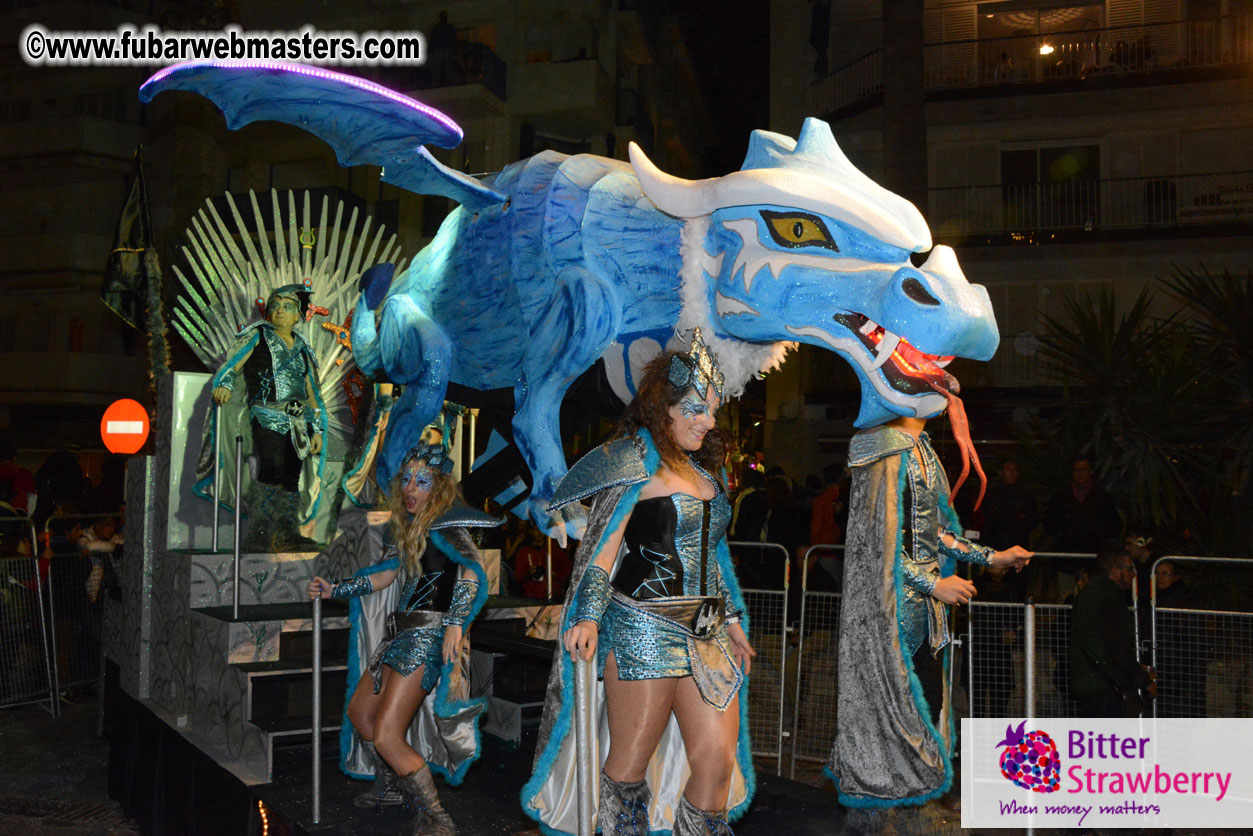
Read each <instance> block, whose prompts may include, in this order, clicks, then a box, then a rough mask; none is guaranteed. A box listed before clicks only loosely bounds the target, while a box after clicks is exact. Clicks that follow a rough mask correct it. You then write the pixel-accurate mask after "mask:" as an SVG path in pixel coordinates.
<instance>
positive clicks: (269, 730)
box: [252, 712, 341, 737]
mask: <svg viewBox="0 0 1253 836" xmlns="http://www.w3.org/2000/svg"><path fill="white" fill-rule="evenodd" d="M340 717H341V714H340V713H339V712H336V713H335V714H327V713H325V712H323V714H322V733H323V734H326V733H327V732H337V731H339V729H340ZM252 723H253V725H254V726H256V727H257V728H259V729H261V731H263V732H265V733H266V734H268V735H269V736H270V737H292V736H295V735H301V734H312V733H313V725H312V724H311V723H310V722H309V718H308V717H276V718H270V719H267V720H253V721H252Z"/></svg>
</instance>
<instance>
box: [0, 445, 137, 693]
mask: <svg viewBox="0 0 1253 836" xmlns="http://www.w3.org/2000/svg"><path fill="white" fill-rule="evenodd" d="M83 461H87V462H89V463H91V464H93V465H94V464H97V463H98V464H99V466H98V468H96V467H93V468H92V469H93V470H95V473H94V476H95V478H94V479H92V478H89V477H88V475H87V474H86V473H84V470H83V467H82V462H83ZM124 475H125V459H124V458H122V457H120V456H115V457H109V458H105V459H103V460H102V461H101V460H99V459H98V458H96V457H94V456H84V455H83V454H82V452H81V451H80V450H79V449H78V448H77V447H75V446H73V445H69V446H66V447H64V448H62V449H60V450H55V451H53V452H52V453H50V454H49V455H48V456H47V457H46V458H45V459H44V461H43V463H42V464H41V465H40V466H39V468H38V469H37V470H36V471H35V472H34V473H31V472H30V470H29V469H27V468H26V467H24V466H22V465H21V464H19V463H18V450H17V448H16V447H15V446H14V444H13V443H12V441H11V440H9V439H8V438H3V439H0V559H5V560H7V561H12V562H10V563H8V564H7V565H6V566H5V574H6V576H7V578H8V579H9V582H8V583H7V584H6V588H5V590H4V593H5V594H4V595H3V596H0V608H2V609H3V610H4V613H3V619H0V620H2V621H3V623H4V625H5V629H6V630H8V631H10V632H11V635H10V637H9V640H8V642H7V644H8V646H9V647H10V654H9V655H11V656H12V658H11V659H6V660H5V664H6V666H7V669H6V675H7V677H8V680H9V681H10V682H18V681H21V680H23V679H24V675H23V671H22V670H19V669H18V668H21V667H22V666H26V667H31V666H34V665H37V664H38V660H39V659H40V658H41V655H40V654H39V653H37V652H36V651H35V649H34V647H33V646H32V647H24V645H26V644H30V643H31V642H34V641H35V638H34V637H36V636H37V635H38V631H32V630H31V629H30V624H31V623H32V620H33V619H35V618H36V614H37V613H38V612H39V611H40V610H41V607H40V606H39V601H38V596H39V595H41V594H42V598H43V600H42V611H43V612H44V613H45V617H46V618H48V619H49V621H50V622H51V624H52V625H53V627H52V629H53V630H54V631H55V639H56V648H57V663H58V674H59V676H60V680H61V682H62V683H72V682H74V681H76V680H80V679H81V680H84V681H90V680H92V679H94V675H95V673H97V669H98V667H99V656H100V630H101V624H102V607H103V600H104V597H105V596H110V597H113V598H115V599H120V597H121V593H120V588H119V572H118V567H119V566H120V563H121V561H122V560H123V559H124V558H123V550H124V547H125V545H124V544H125V538H124V537H123V528H124V519H125V518H124V514H125V486H124ZM32 524H33V526H34V531H35V535H34V539H33V541H32V534H31V526H32ZM26 673H30V671H27V672H26Z"/></svg>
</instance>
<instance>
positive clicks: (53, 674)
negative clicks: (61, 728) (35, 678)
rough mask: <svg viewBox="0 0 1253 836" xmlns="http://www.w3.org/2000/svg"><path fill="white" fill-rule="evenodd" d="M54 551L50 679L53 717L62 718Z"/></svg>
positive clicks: (50, 570)
mask: <svg viewBox="0 0 1253 836" xmlns="http://www.w3.org/2000/svg"><path fill="white" fill-rule="evenodd" d="M53 557H55V555H53V554H52V549H51V548H49V549H48V632H49V633H51V634H52V636H51V641H50V644H51V645H52V666H51V667H50V668H48V670H49V672H50V673H49V677H50V679H51V682H52V716H53V717H60V716H61V671H60V670H58V667H59V665H58V662H57V606H56V602H55V601H54V599H55V597H56V594H55V590H56V582H55V580H54V579H53V576H54V572H53V565H54V564H55V563H56V561H55V560H53V559H52V558H53ZM38 570H39V567H38V565H36V567H35V574H36V577H38V573H39V572H38Z"/></svg>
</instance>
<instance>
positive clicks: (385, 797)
mask: <svg viewBox="0 0 1253 836" xmlns="http://www.w3.org/2000/svg"><path fill="white" fill-rule="evenodd" d="M361 752H362V754H364V755H365V759H366V760H367V761H369V762H370V766H372V767H374V783H373V784H371V785H370V788H369V789H368V790H366V791H365V792H363V793H358V794H357V795H356V796H355V797H354V798H353V799H352V803H353V804H355V805H356V806H358V807H361V808H362V809H367V810H368V809H370V808H371V807H393V806H395V805H398V804H404V803H405V800H404V798H402V797H401V795H400V790H398V789H396V773H395V772H392V768H391V767H390V766H388V765H387V761H385V760H383V757H382V756H381V755H380V754H379V753H378V749H375V748H374V742H373V741H371V740H363V741H361Z"/></svg>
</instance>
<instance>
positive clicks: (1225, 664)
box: [1150, 557, 1253, 717]
mask: <svg viewBox="0 0 1253 836" xmlns="http://www.w3.org/2000/svg"><path fill="white" fill-rule="evenodd" d="M1163 563H1170V564H1172V566H1173V567H1175V569H1176V571H1178V570H1179V569H1181V568H1191V567H1198V568H1200V567H1204V568H1207V569H1210V568H1216V567H1218V568H1226V569H1228V570H1235V571H1236V572H1237V573H1238V575H1237V579H1233V580H1234V581H1236V582H1235V583H1234V584H1233V586H1234V588H1237V589H1243V590H1248V589H1249V588H1250V583H1251V582H1253V561H1250V560H1245V559H1239V558H1222V557H1163V558H1159V559H1158V560H1157V561H1156V562H1154V564H1153V575H1152V585H1151V586H1150V604H1151V608H1150V613H1151V618H1152V620H1151V624H1152V639H1153V667H1154V668H1155V669H1156V670H1157V699H1156V700H1154V702H1153V715H1154V716H1155V717H1253V653H1250V651H1249V648H1250V647H1253V612H1251V611H1247V610H1250V609H1253V606H1250V601H1249V597H1248V593H1246V594H1245V597H1244V598H1243V601H1241V603H1240V604H1237V606H1238V609H1236V610H1208V609H1199V608H1198V609H1192V608H1188V607H1184V606H1182V604H1199V603H1200V602H1199V601H1196V600H1187V596H1186V595H1185V596H1183V598H1182V600H1179V599H1178V596H1171V598H1174V599H1176V600H1169V599H1168V600H1167V601H1166V602H1165V603H1170V604H1172V606H1160V605H1161V604H1162V603H1164V602H1163V600H1162V599H1163V597H1165V596H1164V590H1161V589H1159V588H1158V584H1157V580H1158V574H1157V572H1158V569H1159V567H1161V565H1162V564H1163ZM1172 580H1173V581H1174V583H1181V581H1180V580H1178V579H1172ZM1240 581H1242V583H1241V582H1240Z"/></svg>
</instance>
